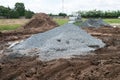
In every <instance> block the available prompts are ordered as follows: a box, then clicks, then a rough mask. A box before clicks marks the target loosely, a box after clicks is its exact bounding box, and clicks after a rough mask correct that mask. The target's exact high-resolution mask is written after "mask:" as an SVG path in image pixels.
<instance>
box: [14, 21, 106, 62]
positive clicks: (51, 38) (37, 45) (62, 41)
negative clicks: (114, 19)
mask: <svg viewBox="0 0 120 80" xmlns="http://www.w3.org/2000/svg"><path fill="white" fill-rule="evenodd" d="M104 46H105V44H104V43H103V42H102V41H101V40H100V39H97V38H94V37H92V36H91V35H90V34H88V33H87V32H85V31H84V30H82V29H81V28H80V27H78V26H75V25H74V24H70V23H67V24H64V25H62V26H59V27H56V28H54V29H52V30H49V31H47V32H44V33H39V34H35V35H33V36H31V37H30V38H28V39H26V40H25V41H23V42H21V43H19V44H17V45H15V46H13V47H12V49H13V50H14V51H17V52H19V53H22V54H24V53H25V54H26V55H38V56H39V58H40V59H41V60H43V61H48V60H53V59H59V58H69V57H71V56H73V55H86V54H88V52H90V51H94V50H96V49H98V48H101V47H104Z"/></svg>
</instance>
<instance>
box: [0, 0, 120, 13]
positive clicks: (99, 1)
mask: <svg viewBox="0 0 120 80" xmlns="http://www.w3.org/2000/svg"><path fill="white" fill-rule="evenodd" d="M16 2H23V3H24V4H25V7H26V9H30V10H32V11H34V12H45V13H56V14H57V13H59V12H61V11H62V0H34V1H33V0H1V1H0V5H4V6H10V7H12V8H13V7H14V4H15V3H16ZM93 9H97V10H120V1H119V0H64V12H66V13H71V12H74V11H78V10H93Z"/></svg>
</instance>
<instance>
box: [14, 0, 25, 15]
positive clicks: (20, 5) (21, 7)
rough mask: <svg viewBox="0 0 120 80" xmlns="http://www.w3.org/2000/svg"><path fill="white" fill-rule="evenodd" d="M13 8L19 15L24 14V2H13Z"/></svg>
mask: <svg viewBox="0 0 120 80" xmlns="http://www.w3.org/2000/svg"><path fill="white" fill-rule="evenodd" d="M15 10H16V11H17V12H18V13H19V16H24V15H25V6H24V3H18V2H17V3H16V4H15Z"/></svg>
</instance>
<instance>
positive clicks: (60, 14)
mask: <svg viewBox="0 0 120 80" xmlns="http://www.w3.org/2000/svg"><path fill="white" fill-rule="evenodd" d="M59 16H63V17H65V16H67V14H66V13H59Z"/></svg>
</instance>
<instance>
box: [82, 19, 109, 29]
mask: <svg viewBox="0 0 120 80" xmlns="http://www.w3.org/2000/svg"><path fill="white" fill-rule="evenodd" d="M80 26H81V27H95V28H99V27H110V26H111V25H109V24H108V23H106V22H104V21H103V20H102V19H88V20H86V21H84V22H83V23H82V24H81V25H80Z"/></svg>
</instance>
